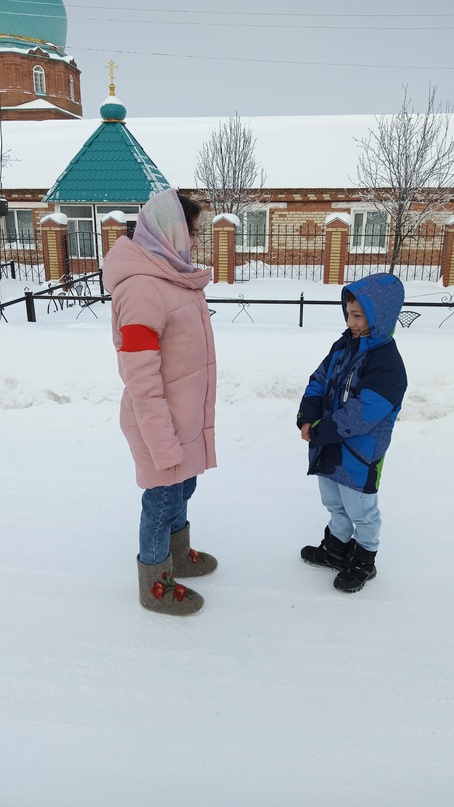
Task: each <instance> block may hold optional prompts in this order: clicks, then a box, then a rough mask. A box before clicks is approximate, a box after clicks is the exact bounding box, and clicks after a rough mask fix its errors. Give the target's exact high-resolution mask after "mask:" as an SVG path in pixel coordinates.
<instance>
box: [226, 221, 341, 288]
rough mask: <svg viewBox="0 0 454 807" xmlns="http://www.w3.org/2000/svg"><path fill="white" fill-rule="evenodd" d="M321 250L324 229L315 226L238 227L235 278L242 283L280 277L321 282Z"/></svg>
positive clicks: (322, 250) (323, 247) (322, 247)
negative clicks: (267, 228)
mask: <svg viewBox="0 0 454 807" xmlns="http://www.w3.org/2000/svg"><path fill="white" fill-rule="evenodd" d="M324 250H325V231H324V228H322V227H317V226H316V225H302V226H300V227H290V226H286V225H279V226H277V227H273V228H272V229H271V230H264V229H263V228H259V227H246V228H242V229H238V230H237V233H236V253H235V280H236V281H237V282H240V283H243V282H245V281H247V280H252V279H256V278H267V277H281V278H291V279H295V280H315V281H320V280H321V278H322V276H323V255H324Z"/></svg>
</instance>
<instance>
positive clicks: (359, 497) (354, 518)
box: [318, 476, 381, 552]
mask: <svg viewBox="0 0 454 807" xmlns="http://www.w3.org/2000/svg"><path fill="white" fill-rule="evenodd" d="M318 484H319V488H320V496H321V499H322V504H324V505H325V507H326V509H327V510H328V512H329V514H330V516H331V519H330V521H329V524H328V527H329V530H330V532H331V534H332V535H334V536H335V537H336V538H338V539H339V541H343V543H344V544H346V543H348V542H349V540H350V538H352V537H353V538H354V539H355V541H357V543H358V544H360V545H361V546H362V547H363V548H364V549H367V551H368V552H376V551H377V549H378V545H379V543H380V527H381V515H380V510H379V509H378V495H377V494H376V493H360V491H359V490H352V488H347V487H346V486H345V485H339V484H338V482H333V481H332V480H331V479H325V478H324V477H322V476H319V478H318Z"/></svg>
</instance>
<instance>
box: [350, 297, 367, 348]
mask: <svg viewBox="0 0 454 807" xmlns="http://www.w3.org/2000/svg"><path fill="white" fill-rule="evenodd" d="M347 315H348V316H347V328H350V330H351V332H352V336H353V339H357V338H358V337H359V336H369V334H370V328H369V323H368V321H367V319H366V316H365V314H364V311H363V309H362V306H361V305H360V304H359V303H358V300H353V302H351V303H347Z"/></svg>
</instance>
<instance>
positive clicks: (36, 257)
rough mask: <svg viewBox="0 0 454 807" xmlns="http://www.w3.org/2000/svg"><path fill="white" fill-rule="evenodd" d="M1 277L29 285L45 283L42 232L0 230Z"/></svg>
mask: <svg viewBox="0 0 454 807" xmlns="http://www.w3.org/2000/svg"><path fill="white" fill-rule="evenodd" d="M0 277H8V278H12V279H13V280H21V281H25V282H27V283H44V280H45V274H44V262H43V244H42V238H41V233H40V232H33V231H32V230H25V231H23V232H18V231H16V230H14V231H6V232H4V231H3V230H1V229H0Z"/></svg>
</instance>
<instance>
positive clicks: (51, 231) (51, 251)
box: [40, 213, 68, 280]
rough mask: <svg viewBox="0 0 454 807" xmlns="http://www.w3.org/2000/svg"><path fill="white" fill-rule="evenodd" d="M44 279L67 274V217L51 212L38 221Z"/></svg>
mask: <svg viewBox="0 0 454 807" xmlns="http://www.w3.org/2000/svg"><path fill="white" fill-rule="evenodd" d="M40 227H41V233H42V239H43V260H44V272H45V278H46V280H59V279H60V278H61V277H64V275H66V274H68V238H67V237H68V219H67V218H66V216H65V215H64V214H63V213H51V214H50V215H49V216H44V218H43V219H41V221H40Z"/></svg>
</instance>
